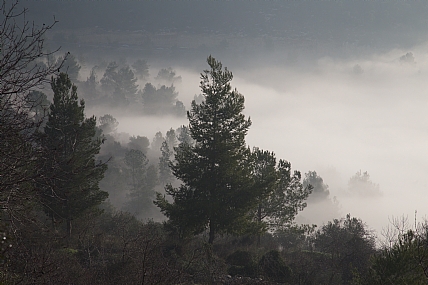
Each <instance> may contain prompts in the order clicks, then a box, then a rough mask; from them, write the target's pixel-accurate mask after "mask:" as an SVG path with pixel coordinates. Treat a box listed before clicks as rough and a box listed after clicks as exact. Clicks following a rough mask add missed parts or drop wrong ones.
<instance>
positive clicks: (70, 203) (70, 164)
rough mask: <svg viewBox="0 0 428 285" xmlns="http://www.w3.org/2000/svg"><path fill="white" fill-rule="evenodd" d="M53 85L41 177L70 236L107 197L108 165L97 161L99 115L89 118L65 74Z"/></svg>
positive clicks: (50, 208) (45, 196)
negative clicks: (74, 226) (104, 181)
mask: <svg viewBox="0 0 428 285" xmlns="http://www.w3.org/2000/svg"><path fill="white" fill-rule="evenodd" d="M51 85H52V90H53V92H54V98H53V103H52V104H51V106H50V113H49V117H48V121H47V122H46V127H45V129H44V133H43V134H41V141H42V146H43V148H44V150H45V159H44V161H42V162H41V168H42V169H43V170H44V176H42V177H41V178H43V177H45V178H47V181H44V183H42V186H41V187H42V188H43V192H42V196H41V200H42V202H43V205H44V206H45V211H46V213H47V214H48V215H49V216H50V217H51V219H52V221H53V222H55V221H56V220H65V222H66V226H67V235H68V236H70V235H71V222H72V220H73V219H74V218H76V217H77V216H80V215H82V214H83V213H84V212H85V211H86V210H88V209H90V208H92V207H94V206H96V205H98V204H100V203H101V202H102V201H104V200H105V199H106V198H107V196H108V194H107V193H106V192H104V191H101V190H100V189H99V185H98V184H99V181H100V180H101V179H102V178H103V175H104V172H105V170H106V168H107V166H106V165H105V164H103V163H97V162H96V161H95V156H96V155H97V154H98V153H99V151H100V147H101V144H102V140H101V139H100V138H97V137H96V119H95V117H91V118H86V119H85V115H84V109H85V103H84V101H83V100H81V101H80V103H79V102H78V98H77V88H76V86H74V85H72V83H71V81H70V79H69V78H68V76H67V74H65V73H61V74H60V75H59V77H58V78H53V79H52V84H51Z"/></svg>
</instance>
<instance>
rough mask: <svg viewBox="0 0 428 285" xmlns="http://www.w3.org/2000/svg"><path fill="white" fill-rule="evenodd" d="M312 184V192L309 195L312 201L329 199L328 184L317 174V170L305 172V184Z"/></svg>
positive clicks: (309, 199)
mask: <svg viewBox="0 0 428 285" xmlns="http://www.w3.org/2000/svg"><path fill="white" fill-rule="evenodd" d="M309 185H311V186H312V188H313V189H312V193H311V195H309V197H308V201H310V202H320V201H324V200H326V199H328V196H329V195H330V191H329V190H328V185H327V184H325V183H324V180H323V179H322V178H321V176H319V175H318V174H317V172H316V171H309V172H308V173H305V178H304V179H303V186H305V187H308V186H309Z"/></svg>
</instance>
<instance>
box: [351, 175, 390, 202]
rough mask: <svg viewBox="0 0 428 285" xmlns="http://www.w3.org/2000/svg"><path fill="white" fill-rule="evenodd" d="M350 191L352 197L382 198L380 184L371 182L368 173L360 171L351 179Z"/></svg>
mask: <svg viewBox="0 0 428 285" xmlns="http://www.w3.org/2000/svg"><path fill="white" fill-rule="evenodd" d="M348 191H349V194H351V195H357V196H361V197H379V196H382V192H381V191H380V188H379V184H376V183H373V182H372V181H371V180H370V175H369V173H368V172H367V171H365V172H361V170H360V171H358V172H357V173H355V175H354V176H352V177H351V178H350V179H349V182H348Z"/></svg>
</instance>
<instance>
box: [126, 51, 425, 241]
mask: <svg viewBox="0 0 428 285" xmlns="http://www.w3.org/2000/svg"><path fill="white" fill-rule="evenodd" d="M426 47H427V44H423V45H419V46H415V47H413V48H411V49H409V50H399V49H394V50H391V51H389V52H386V53H382V54H372V55H371V56H367V57H364V58H358V59H352V60H346V59H335V58H331V57H324V58H320V59H318V60H317V61H314V62H312V63H311V64H310V65H308V64H306V65H305V67H304V68H296V66H292V67H287V66H268V65H267V64H265V65H258V66H253V67H251V68H240V67H239V66H235V68H233V69H232V68H229V69H231V70H232V72H233V73H234V80H233V81H232V85H233V87H235V88H237V89H238V91H239V92H240V93H242V94H243V95H244V96H245V99H246V101H245V106H246V109H245V114H246V115H248V116H250V117H251V120H252V126H251V128H250V130H249V132H248V135H247V143H248V145H249V146H251V147H252V146H258V147H260V148H263V149H267V150H270V151H274V152H275V153H276V156H277V158H282V159H286V160H288V161H290V162H291V163H292V166H293V169H295V170H299V171H301V172H302V174H304V173H306V172H308V171H313V170H315V171H317V173H318V174H319V175H320V176H321V177H322V178H323V179H324V182H325V183H326V184H328V185H329V187H330V197H331V198H333V197H336V199H337V202H338V210H339V213H340V215H341V216H344V215H346V214H347V213H350V214H351V215H352V216H355V217H359V218H361V219H362V220H363V221H365V222H366V223H367V224H368V226H369V227H370V228H372V229H375V230H376V231H377V233H378V234H380V233H381V231H382V229H383V228H386V227H388V225H389V223H390V220H391V219H393V218H394V217H401V216H405V217H409V219H411V220H413V219H414V215H415V211H417V218H418V220H419V221H422V220H423V219H424V217H425V216H426V215H427V210H426V207H425V201H424V199H423V198H424V197H425V193H426V192H427V191H428V178H427V176H426V172H427V171H428V152H427V151H426V142H427V141H428V118H427V115H426V108H427V107H428V101H427V99H426V93H427V91H426V90H427V83H426V82H427V81H426V78H427V77H428V54H427V53H426V50H427V49H426ZM408 52H412V54H413V56H414V62H406V61H404V60H403V59H401V60H400V57H402V56H403V55H405V54H406V53H408ZM220 60H221V59H220ZM201 61H202V60H201ZM223 64H224V65H225V66H228V62H223ZM356 65H358V66H360V68H358V70H356V68H355V66H356ZM174 68H175V70H176V71H177V74H179V75H180V76H181V77H182V82H181V83H179V84H177V85H176V88H177V91H179V96H178V97H179V99H180V100H182V101H183V102H185V104H186V108H187V109H188V108H189V107H190V102H191V100H192V99H193V96H194V95H195V94H199V87H198V85H199V73H200V71H202V70H200V71H197V70H196V69H195V68H193V69H189V68H186V67H180V66H175V67H174ZM118 121H119V122H120V124H119V128H118V129H119V131H120V132H126V133H129V134H131V135H144V136H147V137H148V138H152V137H153V136H154V134H155V133H156V132H157V131H161V132H165V131H166V130H168V129H169V128H171V127H173V128H177V127H179V126H180V125H182V124H187V120H186V119H185V118H183V119H177V118H172V117H170V118H168V117H162V118H159V117H144V116H143V117H133V116H126V115H120V114H118ZM360 170H361V171H367V172H368V173H369V174H370V177H371V180H372V181H373V182H374V183H377V184H379V186H380V190H381V192H382V193H383V195H382V197H378V198H371V197H355V196H352V197H350V196H349V195H348V194H347V192H346V188H347V183H348V181H349V178H350V177H351V176H352V175H354V174H355V173H356V172H358V171H360ZM333 215H337V213H336V212H334V211H333V212H332V210H331V209H330V207H323V206H320V205H318V206H317V205H309V206H308V207H307V209H306V210H305V211H303V213H301V214H300V216H299V219H298V220H300V221H304V222H309V223H318V224H320V223H323V222H327V221H328V220H330V219H331V218H333ZM335 218H339V217H338V216H335Z"/></svg>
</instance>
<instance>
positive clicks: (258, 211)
mask: <svg viewBox="0 0 428 285" xmlns="http://www.w3.org/2000/svg"><path fill="white" fill-rule="evenodd" d="M257 222H258V223H259V225H261V223H262V204H259V207H258V209H257ZM260 236H261V234H260V233H258V234H257V246H258V247H259V246H260Z"/></svg>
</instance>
